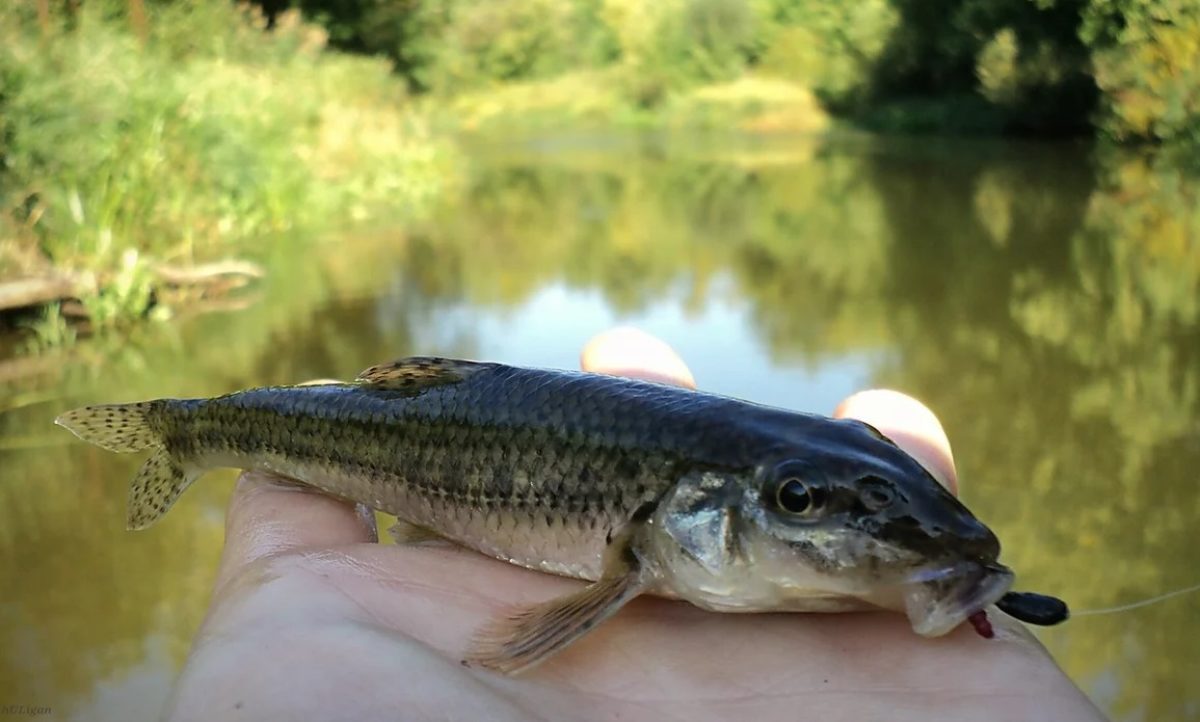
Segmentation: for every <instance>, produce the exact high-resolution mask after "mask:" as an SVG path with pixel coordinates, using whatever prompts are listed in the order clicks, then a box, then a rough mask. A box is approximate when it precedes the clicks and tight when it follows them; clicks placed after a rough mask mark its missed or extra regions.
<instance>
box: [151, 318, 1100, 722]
mask: <svg viewBox="0 0 1200 722" xmlns="http://www.w3.org/2000/svg"><path fill="white" fill-rule="evenodd" d="M623 343H626V344H627V343H628V339H626V340H624V341H623ZM618 353H628V354H630V358H631V361H630V363H620V364H618V366H619V367H621V368H622V369H623V370H624V371H625V372H627V373H631V374H633V375H640V376H648V377H657V378H664V377H665V378H668V379H671V378H678V373H677V372H675V371H673V370H672V368H671V367H670V364H669V363H666V364H665V365H664V364H660V363H659V362H657V361H655V360H654V359H653V358H651V359H650V360H647V356H646V354H645V353H640V352H639V350H638V349H619V350H618ZM585 366H591V367H595V366H608V364H600V363H591V364H588V363H585ZM684 373H686V371H684ZM872 420H873V421H876V423H879V422H878V420H876V419H872ZM880 425H885V426H886V424H880ZM896 436H897V438H898V440H899V439H900V438H901V437H903V436H904V434H902V433H897V434H896ZM923 453H924V455H925V456H926V457H928V455H929V453H930V452H929V450H928V449H925V450H924V452H923ZM923 460H924V459H923ZM933 463H935V464H936V463H938V462H937V461H936V460H935V461H934V462H933ZM941 463H943V464H946V465H949V464H950V463H951V462H949V450H948V448H947V449H946V450H945V452H944V454H943V458H942V461H941ZM951 468H952V467H951ZM375 541H376V532H375V526H374V522H373V517H372V516H371V515H369V514H365V513H363V512H362V511H361V510H356V509H355V508H354V507H353V506H351V505H348V504H345V503H343V502H339V501H337V500H335V499H332V498H330V497H326V496H323V495H320V494H317V493H313V492H309V491H306V490H304V489H301V488H299V487H296V486H291V485H287V484H282V483H278V481H277V480H275V479H273V478H271V477H268V476H265V475H261V474H253V473H248V474H245V475H243V477H242V479H241V480H240V481H239V483H238V487H237V490H236V492H235V493H234V496H233V500H232V501H231V504H230V510H229V515H228V519H227V539H226V548H225V552H224V556H223V559H222V564H221V570H220V573H219V575H218V581H217V585H216V589H215V592H214V597H213V602H212V606H211V608H210V610H209V614H208V618H207V619H206V621H205V623H204V626H203V628H202V629H201V631H200V633H199V635H198V636H197V639H196V641H195V645H194V648H193V650H192V653H191V656H190V657H189V659H188V662H187V664H186V666H185V669H184V671H183V674H182V676H181V678H180V680H179V682H178V685H177V687H176V690H175V693H174V695H173V697H172V700H171V702H170V705H169V709H168V716H169V718H170V719H173V720H193V719H194V720H223V719H253V720H273V719H331V720H334V719H355V720H375V719H380V720H385V719H386V720H409V719H438V720H444V719H456V720H457V719H461V720H482V719H489V720H492V719H494V720H507V719H520V720H526V719H547V720H563V719H579V720H591V719H624V720H629V719H663V718H668V719H669V718H681V719H683V718H686V719H689V720H704V719H756V720H757V719H761V720H769V719H791V720H795V719H819V720H822V722H832V721H834V720H868V719H887V720H908V719H912V720H922V722H928V721H929V720H941V719H946V720H1013V719H1022V720H1024V719H1046V720H1074V719H1099V714H1098V713H1097V712H1096V711H1095V709H1094V708H1093V707H1092V706H1091V705H1090V703H1088V701H1087V700H1086V698H1084V696H1083V695H1082V694H1081V693H1080V692H1079V690H1078V689H1077V688H1076V687H1075V686H1074V685H1072V684H1071V683H1070V681H1069V680H1067V678H1066V677H1065V676H1064V675H1063V673H1062V672H1061V670H1059V668H1058V667H1057V666H1056V665H1055V664H1054V662H1053V660H1052V659H1051V658H1050V657H1049V656H1048V655H1047V653H1046V652H1045V650H1044V649H1043V648H1042V647H1041V646H1040V645H1039V644H1038V643H1037V642H1036V641H1035V640H1034V639H1033V638H1032V637H1031V636H1030V635H1029V634H1028V632H1027V631H1026V630H1025V629H1024V628H1023V627H1022V626H1021V625H1020V624H1019V623H1018V622H1015V621H1013V620H1011V619H1008V618H1006V617H1004V616H1003V615H1002V614H1001V613H999V612H997V611H995V610H992V611H991V616H992V619H993V621H994V623H995V626H996V630H997V634H996V638H995V639H991V640H985V639H982V638H980V637H978V636H977V635H975V634H974V632H973V631H971V630H970V629H969V628H960V629H958V630H956V631H955V632H954V633H952V634H950V635H948V636H947V637H944V638H940V639H934V640H930V639H923V638H921V637H918V636H916V635H915V634H913V632H912V631H911V630H910V629H909V627H908V622H907V620H906V619H905V618H904V617H903V615H899V614H893V613H883V612H881V613H860V614H840V615H834V614H814V615H806V614H751V615H733V614H714V613H710V612H704V611H701V610H699V609H697V608H695V607H692V606H690V605H687V604H685V603H681V602H670V601H666V600H660V599H652V598H639V599H637V600H634V601H633V602H632V603H631V604H629V605H628V606H626V607H625V608H623V609H622V610H621V612H620V613H619V614H618V615H617V616H616V617H614V618H613V619H611V620H609V621H608V622H606V623H604V624H603V625H601V626H600V627H599V628H598V629H597V630H596V631H595V632H593V633H592V634H590V635H589V636H588V637H586V638H585V639H583V640H581V641H580V642H579V643H577V644H575V645H573V646H571V647H570V648H568V649H567V650H565V651H564V652H563V653H562V654H560V655H558V656H556V657H554V658H553V659H551V660H550V661H548V662H547V663H545V664H544V665H542V666H540V667H538V668H536V669H534V670H532V671H531V672H529V673H526V674H524V675H522V676H520V677H516V678H510V677H503V676H500V675H497V674H495V673H492V672H488V671H486V670H479V669H471V668H468V667H465V666H463V665H462V664H461V663H460V661H459V660H460V659H461V658H462V656H463V653H464V651H465V650H466V648H467V645H468V642H469V639H470V637H471V635H472V633H473V632H474V630H475V629H477V628H478V627H479V626H480V625H481V624H483V623H484V622H486V621H487V620H489V619H491V618H492V617H494V616H496V615H498V614H502V613H504V612H508V611H511V610H512V609H513V608H514V607H520V606H527V605H529V604H532V603H536V602H541V601H545V600H547V599H549V598H551V597H555V596H557V595H559V594H562V593H563V592H566V591H568V590H571V589H574V588H577V586H578V585H579V584H580V583H579V582H575V581H572V580H568V579H561V578H557V577H552V576H548V575H545V574H539V573H536V572H532V571H527V570H524V569H520V568H517V567H514V566H511V565H508V564H504V563H502V562H498V561H495V560H492V559H488V558H485V557H483V556H480V555H478V554H475V553H473V552H470V551H466V550H463V549H459V548H455V547H450V546H421V547H411V546H410V547H395V546H381V545H379V544H376V543H374V542H375Z"/></svg>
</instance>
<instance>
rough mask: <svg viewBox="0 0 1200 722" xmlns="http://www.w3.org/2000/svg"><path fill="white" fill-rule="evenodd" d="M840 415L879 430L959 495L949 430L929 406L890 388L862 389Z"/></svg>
mask: <svg viewBox="0 0 1200 722" xmlns="http://www.w3.org/2000/svg"><path fill="white" fill-rule="evenodd" d="M833 415H834V416H835V417H837V418H848V419H858V420H859V421H865V422H866V423H868V424H870V425H871V426H874V427H875V428H876V429H879V431H880V433H882V434H883V435H884V436H886V437H888V438H889V439H891V440H892V441H894V442H896V445H897V446H899V447H900V448H901V449H904V450H905V451H906V452H908V454H909V455H910V456H912V457H913V458H914V459H916V460H917V461H918V462H920V464H921V465H922V466H924V467H925V468H926V469H927V470H928V471H929V473H930V474H932V475H933V478H935V479H937V480H938V482H939V483H940V484H941V485H942V486H944V487H946V488H947V489H949V490H950V492H951V493H952V494H955V495H957V494H958V473H957V472H956V471H955V470H954V453H953V452H952V451H951V450H950V440H949V439H948V438H946V431H945V429H943V428H942V424H941V422H940V421H938V418H937V416H935V415H934V413H933V412H932V411H930V410H929V407H928V406H926V405H925V404H923V403H921V402H920V401H917V400H916V399H914V398H913V397H911V396H908V395H907V394H902V393H900V392H899V391H889V390H887V389H872V390H870V391H860V392H858V393H857V394H854V395H853V396H850V397H848V398H847V399H846V400H845V401H843V402H842V403H840V404H838V407H837V409H836V410H835V411H834V412H833Z"/></svg>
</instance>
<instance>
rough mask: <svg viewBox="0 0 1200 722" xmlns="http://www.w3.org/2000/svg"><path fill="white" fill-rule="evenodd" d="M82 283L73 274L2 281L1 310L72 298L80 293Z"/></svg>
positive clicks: (0, 287)
mask: <svg viewBox="0 0 1200 722" xmlns="http://www.w3.org/2000/svg"><path fill="white" fill-rule="evenodd" d="M82 285H83V284H82V283H80V281H79V280H78V279H76V278H74V277H72V276H50V277H46V278H21V279H18V280H16V281H7V282H4V283H0V311H8V310H12V309H14V308H25V307H26V306H40V305H42V304H45V303H52V302H54V301H61V300H62V299H64V298H72V297H75V296H77V295H78V293H79V291H80V290H81V286H82Z"/></svg>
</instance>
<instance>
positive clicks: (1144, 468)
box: [409, 141, 1200, 717]
mask: <svg viewBox="0 0 1200 722" xmlns="http://www.w3.org/2000/svg"><path fill="white" fill-rule="evenodd" d="M1091 163H1092V161H1091V160H1090V159H1089V157H1088V156H1087V154H1086V153H1085V152H1083V151H1082V150H1080V149H1072V148H1063V147H1057V146H1040V145H1033V144H1031V145H1022V146H1012V145H991V146H979V145H968V144H953V143H951V144H942V145H936V146H931V145H930V144H929V142H928V141H920V142H913V143H912V144H905V143H893V144H878V145H873V146H871V147H869V148H867V149H866V152H850V153H843V152H839V150H838V148H837V147H836V146H830V147H826V148H824V149H821V150H820V151H819V152H817V153H815V154H814V155H813V156H812V157H811V158H810V159H808V160H807V161H806V162H802V163H798V164H774V163H772V162H771V157H770V155H769V154H764V155H762V156H761V157H759V158H757V159H756V158H754V157H753V156H751V157H750V158H749V159H747V158H745V157H743V158H741V159H740V160H739V161H738V162H723V161H720V160H715V159H705V158H703V157H702V156H697V155H693V156H685V157H683V158H675V157H670V158H669V160H661V159H654V158H651V157H648V156H640V157H635V158H628V157H621V158H619V159H616V160H614V161H612V162H609V163H604V162H603V161H600V160H596V159H591V161H590V162H584V163H581V164H576V165H572V164H571V163H570V162H561V163H559V162H546V163H543V164H540V165H530V164H528V163H521V162H518V163H501V164H497V165H495V166H490V167H489V166H485V167H484V168H483V169H482V170H481V171H480V172H479V174H478V175H477V176H476V178H475V181H474V184H473V185H472V186H471V188H470V191H469V199H470V200H469V203H468V205H467V208H468V209H469V212H466V213H462V212H461V211H460V212H459V213H458V214H456V215H455V216H454V217H453V218H452V219H449V220H448V222H447V223H446V225H444V226H443V227H442V228H441V229H440V230H439V231H438V233H437V234H436V236H434V237H433V238H431V240H430V242H429V245H430V247H431V248H436V249H438V253H437V254H433V253H430V254H429V255H430V258H431V259H432V258H433V257H435V256H436V258H437V259H439V260H440V263H428V264H421V266H424V267H423V268H422V267H417V268H413V267H411V266H410V267H409V272H410V273H415V274H417V277H418V279H423V278H425V274H430V275H429V279H428V284H429V287H430V289H431V290H432V289H434V288H438V287H448V286H452V287H454V288H455V289H456V290H457V292H458V294H459V296H460V297H461V298H464V299H467V300H468V301H469V302H470V303H476V304H485V305H501V306H504V305H509V304H514V303H517V302H519V301H521V300H523V299H524V298H526V297H527V296H528V295H530V294H531V293H532V292H533V291H534V290H536V289H537V288H538V287H540V286H541V285H543V284H545V283H548V282H551V281H562V280H565V281H566V282H568V283H570V284H574V285H579V286H586V287H598V288H600V289H601V290H602V291H603V292H604V293H605V294H606V297H607V299H608V300H609V302H611V303H612V304H613V305H615V306H617V307H618V308H623V309H629V308H637V307H639V306H641V305H644V304H646V303H647V302H649V301H651V300H658V299H659V298H660V296H659V294H660V293H661V291H662V289H664V288H669V287H673V286H674V285H676V284H677V283H678V282H679V281H684V282H686V283H688V284H689V285H690V286H691V289H692V291H691V292H690V293H689V294H688V295H687V300H689V301H690V302H691V303H694V304H701V305H702V304H703V303H705V302H706V298H707V296H706V294H705V290H704V289H705V288H706V287H707V286H708V284H709V282H710V281H711V279H712V278H713V277H714V276H715V275H717V274H722V273H727V274H731V275H732V277H733V278H734V279H735V283H736V288H737V295H739V296H740V297H742V299H743V300H744V301H745V302H747V303H748V304H750V305H751V307H752V317H753V318H754V319H755V323H756V324H757V326H758V328H759V331H760V333H761V334H762V335H763V337H764V339H765V340H766V342H767V343H768V345H769V347H770V348H771V349H772V352H773V353H775V354H777V355H789V356H790V355H794V354H798V355H799V356H800V357H802V358H806V359H808V360H810V361H817V360H819V359H820V358H821V357H822V356H824V355H825V354H829V353H837V352H839V351H844V350H847V349H863V348H880V347H888V348H890V349H892V350H893V351H894V354H889V355H888V356H887V358H888V359H890V360H889V361H888V362H887V366H886V367H884V368H880V369H878V376H877V381H878V382H879V383H885V384H887V385H892V386H897V387H901V388H905V389H908V390H911V391H914V392H916V393H918V394H919V395H921V396H922V397H924V398H926V399H927V400H928V401H929V402H930V403H931V405H933V407H934V408H936V409H937V410H938V411H939V414H941V415H942V416H943V417H944V419H945V420H946V423H947V426H948V428H949V429H950V430H951V434H952V436H953V437H954V440H955V442H956V446H957V448H958V449H959V455H960V457H961V463H962V466H963V476H964V478H965V479H966V484H967V489H968V494H969V496H970V498H971V500H972V501H973V502H974V503H975V504H976V505H977V506H978V507H979V508H981V509H983V510H985V512H986V516H987V517H988V519H989V521H991V522H992V523H994V524H995V526H996V527H997V528H998V529H999V531H1000V533H1001V534H1002V538H1006V539H1009V540H1012V541H1010V544H1009V546H1010V549H1009V558H1010V560H1011V561H1012V563H1013V564H1014V565H1015V566H1016V568H1017V569H1018V571H1019V573H1020V574H1021V576H1022V579H1023V582H1024V583H1026V584H1028V585H1029V586H1030V587H1031V588H1042V589H1045V590H1047V591H1051V592H1060V593H1063V594H1064V595H1066V596H1068V597H1070V598H1071V601H1072V602H1073V603H1075V604H1076V606H1079V607H1098V606H1106V605H1110V604H1115V603H1119V602H1121V601H1126V600H1130V599H1135V598H1140V597H1142V596H1146V595H1149V594H1153V593H1155V592H1157V591H1162V590H1166V589H1170V588H1173V587H1176V586H1180V585H1183V584H1186V583H1189V582H1192V581H1194V572H1193V571H1192V569H1194V564H1192V563H1191V560H1190V556H1189V555H1188V554H1187V551H1188V549H1189V541H1190V539H1191V538H1192V537H1193V536H1194V534H1193V532H1191V531H1190V529H1192V528H1193V526H1194V524H1195V522H1196V520H1198V519H1200V503H1198V502H1197V501H1196V499H1197V497H1196V495H1195V494H1194V490H1193V486H1194V483H1195V474H1194V469H1195V468H1197V467H1198V466H1200V444H1197V443H1196V442H1197V437H1198V434H1200V409H1198V408H1197V396H1198V395H1200V371H1198V369H1200V359H1198V358H1197V353H1198V351H1200V318H1198V317H1200V246H1197V243H1198V240H1197V239H1198V238H1200V216H1198V214H1197V213H1198V212H1197V210H1196V209H1197V208H1198V207H1200V204H1197V203H1196V202H1195V200H1194V199H1195V195H1196V192H1197V188H1198V187H1200V185H1198V182H1197V180H1196V179H1195V178H1194V177H1190V176H1187V175H1185V174H1184V173H1182V172H1181V171H1179V170H1178V167H1179V166H1175V165H1171V164H1169V163H1165V162H1161V161H1160V162H1158V164H1157V165H1156V163H1155V162H1154V161H1153V160H1150V159H1146V158H1137V157H1113V158H1106V159H1104V165H1103V166H1102V169H1101V171H1100V172H1099V173H1098V174H1097V173H1095V172H1093V170H1092V168H1091ZM1097 178H1098V181H1097ZM447 255H449V259H448V258H447ZM439 273H452V274H453V276H454V282H453V283H452V284H451V283H448V282H447V280H446V279H439V277H438V275H437V274H439ZM418 282H420V281H418ZM1195 609H1196V601H1195V598H1188V599H1180V600H1176V601H1174V602H1172V603H1170V604H1167V605H1163V606H1162V607H1159V608H1152V609H1148V610H1146V611H1145V612H1138V613H1136V614H1127V615H1123V616H1122V615H1118V616H1114V617H1098V618H1094V619H1087V620H1080V621H1077V622H1075V623H1073V624H1072V625H1071V626H1070V627H1067V628H1065V629H1063V630H1056V631H1054V632H1052V633H1051V634H1049V635H1048V640H1050V642H1051V643H1053V644H1054V645H1055V647H1056V649H1057V650H1058V652H1059V653H1060V655H1061V656H1062V658H1063V659H1064V662H1065V663H1066V664H1067V665H1068V666H1069V667H1070V668H1071V670H1072V671H1073V672H1074V673H1075V674H1076V675H1077V676H1079V677H1080V678H1082V679H1084V680H1087V679H1089V678H1099V677H1100V676H1101V675H1102V674H1104V673H1112V672H1114V671H1115V673H1116V674H1117V677H1118V679H1119V683H1118V687H1119V691H1118V694H1117V702H1116V707H1115V711H1116V712H1117V713H1119V714H1126V713H1130V714H1132V713H1133V712H1135V711H1139V710H1140V711H1141V712H1144V713H1146V714H1147V716H1149V717H1166V716H1172V717H1177V716H1179V715H1181V714H1184V712H1183V710H1182V708H1181V707H1180V705H1182V704H1184V702H1183V701H1184V700H1187V699H1189V696H1188V694H1189V693H1188V692H1187V691H1186V688H1185V685H1186V680H1190V679H1195V678H1198V677H1200V669H1198V668H1197V664H1198V663H1197V662H1196V661H1195V655H1194V650H1193V649H1191V646H1192V645H1191V644H1190V642H1189V641H1188V640H1190V639H1192V638H1194V633H1180V634H1174V635H1172V634H1171V633H1170V632H1169V630H1171V629H1179V630H1191V631H1192V632H1194V631H1195V621H1194V617H1195Z"/></svg>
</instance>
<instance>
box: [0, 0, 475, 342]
mask: <svg viewBox="0 0 1200 722" xmlns="http://www.w3.org/2000/svg"><path fill="white" fill-rule="evenodd" d="M64 7H65V6H60V5H58V4H55V5H54V10H55V13H56V14H55V15H53V16H52V17H51V18H49V22H48V23H42V22H40V21H39V20H38V19H37V18H36V16H35V15H34V12H33V7H32V4H27V3H18V4H5V5H4V6H3V8H2V9H0V118H2V119H3V120H2V121H0V123H2V126H0V162H2V164H0V279H5V278H7V277H11V276H17V277H20V275H23V274H29V275H37V272H38V271H39V270H42V271H43V272H50V271H52V272H54V273H78V274H84V275H86V278H87V279H90V281H89V282H84V283H82V284H81V285H82V286H87V287H91V288H93V289H94V290H93V291H92V292H90V293H89V294H86V297H85V298H84V299H83V301H84V306H85V307H86V308H87V310H88V311H89V316H90V320H91V322H92V324H93V326H94V327H97V328H101V327H104V326H106V325H111V324H115V323H118V322H120V321H122V320H125V319H128V318H130V317H132V316H137V315H140V314H142V313H144V312H145V310H146V309H147V307H148V306H149V303H150V300H151V293H152V287H153V285H154V278H155V277H154V274H153V272H152V271H153V268H154V267H155V265H156V264H158V263H162V262H173V263H179V264H187V263H191V262H194V261H202V260H206V259H212V258H214V257H220V256H225V255H230V254H239V255H240V254H249V255H252V256H257V255H262V254H263V248H262V239H263V238H265V237H266V236H267V235H268V234H272V233H279V232H282V231H297V230H298V231H310V232H311V231H314V230H318V229H321V228H326V227H328V226H329V224H339V225H343V224H345V223H348V222H352V221H361V220H364V219H366V218H369V217H371V216H373V215H386V216H388V217H395V216H397V215H402V216H405V217H419V216H420V215H421V214H423V213H425V212H426V211H427V210H428V208H429V207H430V205H431V202H432V200H433V199H434V198H435V197H436V196H437V195H438V194H439V193H440V192H441V189H442V188H443V187H444V186H446V185H447V184H448V183H450V182H451V180H452V176H453V173H452V166H451V165H450V163H449V161H450V160H451V153H450V151H449V150H448V148H447V147H446V146H445V145H444V144H442V143H440V142H437V141H434V140H433V139H432V138H431V137H430V135H429V132H428V131H427V129H426V127H425V124H424V122H423V121H422V120H421V118H420V117H418V116H417V115H415V114H414V113H413V112H412V111H410V110H409V109H408V108H407V103H406V93H405V90H404V89H403V87H402V84H401V83H398V82H397V81H396V80H395V79H394V78H393V77H392V75H391V73H390V68H389V64H388V63H387V62H385V61H382V60H376V59H366V58H355V57H351V56H345V55H340V54H336V53H329V52H326V51H325V50H324V49H323V48H324V43H325V32H324V31H323V30H322V29H321V28H320V27H318V26H315V25H310V24H305V23H302V22H300V20H299V16H298V14H296V13H288V14H285V15H281V16H280V17H278V18H277V19H276V22H275V24H274V27H273V29H272V30H271V31H270V32H264V26H265V21H264V20H263V19H262V18H261V16H260V15H259V14H258V13H257V12H256V11H251V10H248V9H245V8H242V9H238V8H235V7H233V6H232V5H227V4H225V3H211V2H202V1H201V0H194V1H193V0H188V1H185V2H177V3H155V4H151V5H150V6H149V8H148V17H149V19H148V23H147V30H146V37H145V39H144V40H142V39H139V37H138V35H137V33H136V32H135V29H134V28H133V27H131V25H130V23H128V22H127V21H126V19H125V18H124V17H123V16H122V11H123V8H124V7H125V4H124V3H123V2H120V3H118V2H109V3H105V2H87V3H84V4H83V5H82V6H81V7H80V8H79V9H78V11H77V12H76V13H75V14H74V15H72V14H70V13H69V12H68V11H67V10H65V9H64ZM12 259H21V260H20V262H16V261H13V260H12ZM6 265H11V266H12V268H8V269H7V272H6Z"/></svg>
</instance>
